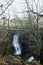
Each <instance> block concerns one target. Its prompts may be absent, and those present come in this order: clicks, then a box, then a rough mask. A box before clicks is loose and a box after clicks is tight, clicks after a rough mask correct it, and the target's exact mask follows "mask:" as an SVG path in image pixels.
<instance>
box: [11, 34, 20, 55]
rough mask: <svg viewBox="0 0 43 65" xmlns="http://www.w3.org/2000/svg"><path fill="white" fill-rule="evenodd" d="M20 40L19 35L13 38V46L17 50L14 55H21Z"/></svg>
mask: <svg viewBox="0 0 43 65" xmlns="http://www.w3.org/2000/svg"><path fill="white" fill-rule="evenodd" d="M18 38H19V35H14V37H13V42H12V44H13V46H14V48H15V52H14V55H21V45H20V43H19V42H18Z"/></svg>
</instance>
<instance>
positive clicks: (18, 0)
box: [0, 0, 43, 18]
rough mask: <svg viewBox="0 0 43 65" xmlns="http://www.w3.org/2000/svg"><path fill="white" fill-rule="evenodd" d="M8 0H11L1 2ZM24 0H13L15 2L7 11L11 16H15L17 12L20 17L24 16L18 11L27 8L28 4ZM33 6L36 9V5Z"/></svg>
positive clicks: (36, 0)
mask: <svg viewBox="0 0 43 65" xmlns="http://www.w3.org/2000/svg"><path fill="white" fill-rule="evenodd" d="M8 1H9V0H0V3H2V4H6V3H7V2H8ZM29 1H30V2H32V1H33V0H29ZM34 1H35V2H36V4H37V3H38V0H34ZM24 2H25V0H14V1H13V3H12V4H11V5H10V6H9V8H8V9H7V10H6V13H9V14H10V18H13V17H15V14H17V15H18V16H19V17H22V16H24V15H23V14H21V13H20V14H19V13H16V12H21V11H22V10H25V9H26V4H25V3H24ZM32 3H33V2H32ZM42 3H43V0H40V4H42ZM33 4H34V3H33ZM33 6H34V9H35V5H33ZM41 6H42V5H41ZM26 10H27V9H26Z"/></svg>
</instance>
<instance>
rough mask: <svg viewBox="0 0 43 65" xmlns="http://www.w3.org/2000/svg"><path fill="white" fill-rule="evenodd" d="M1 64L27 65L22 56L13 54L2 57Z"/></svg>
mask: <svg viewBox="0 0 43 65" xmlns="http://www.w3.org/2000/svg"><path fill="white" fill-rule="evenodd" d="M0 64H1V65H25V63H24V60H23V59H22V58H21V57H15V56H12V55H9V56H5V57H3V58H0Z"/></svg>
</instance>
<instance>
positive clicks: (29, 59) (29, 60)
mask: <svg viewBox="0 0 43 65" xmlns="http://www.w3.org/2000/svg"><path fill="white" fill-rule="evenodd" d="M33 60H35V58H34V56H31V57H30V58H28V60H27V62H32V61H33Z"/></svg>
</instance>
